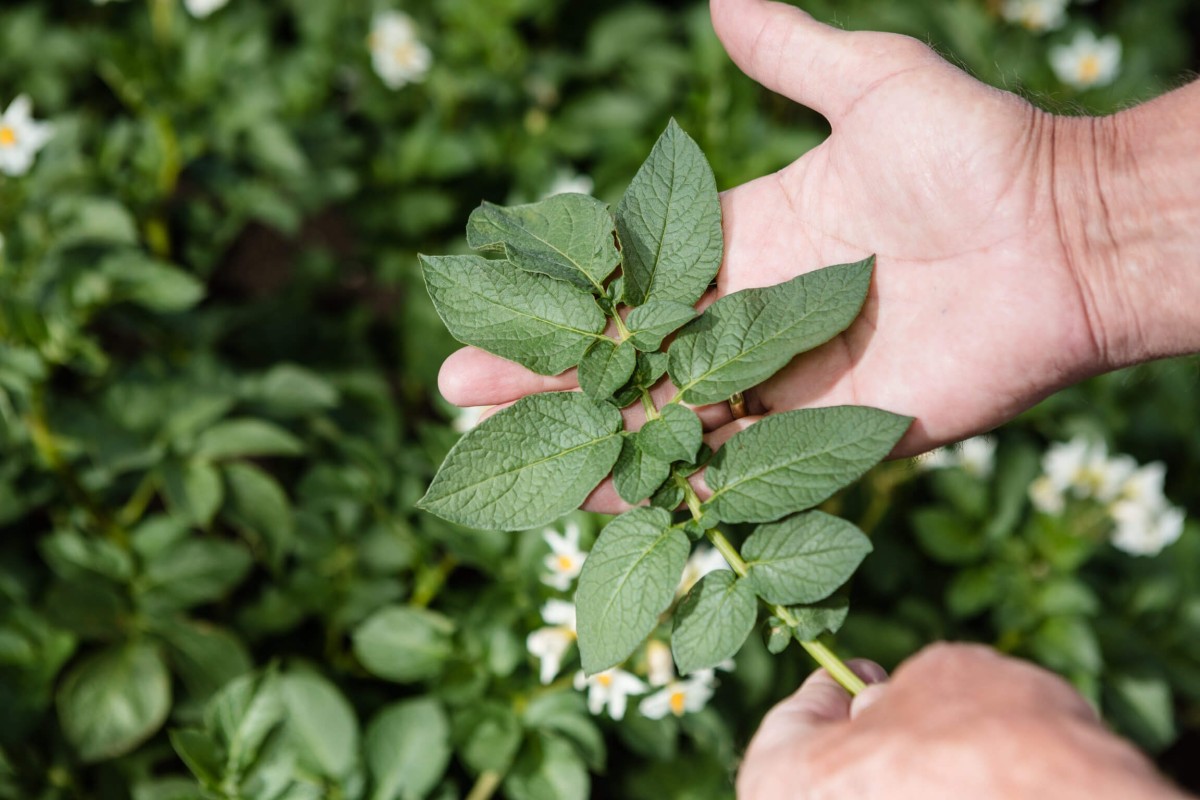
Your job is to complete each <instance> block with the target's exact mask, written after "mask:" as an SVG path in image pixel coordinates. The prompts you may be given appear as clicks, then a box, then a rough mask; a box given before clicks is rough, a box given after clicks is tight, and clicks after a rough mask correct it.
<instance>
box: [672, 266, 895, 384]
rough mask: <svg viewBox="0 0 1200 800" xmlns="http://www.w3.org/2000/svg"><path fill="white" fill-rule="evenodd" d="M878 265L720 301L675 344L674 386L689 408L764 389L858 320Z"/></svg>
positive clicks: (831, 271)
mask: <svg viewBox="0 0 1200 800" xmlns="http://www.w3.org/2000/svg"><path fill="white" fill-rule="evenodd" d="M874 263H875V257H874V256H871V257H870V258H867V259H866V260H864V261H859V262H858V263H856V264H841V265H838V266H834V267H826V268H825V269H819V270H816V271H814V272H809V273H806V274H804V275H800V276H799V277H796V278H793V279H792V280H790V281H787V282H785V283H781V284H778V285H776V286H768V287H766V288H762V289H745V290H743V291H740V292H735V293H734V294H731V295H726V296H725V297H722V298H721V299H720V300H718V301H717V302H715V303H713V304H712V305H711V306H709V307H708V308H707V309H706V310H705V312H704V313H703V314H701V315H700V316H699V317H698V318H697V319H695V320H693V321H692V322H690V323H688V324H687V325H686V326H684V328H683V329H682V330H680V331H679V335H678V336H676V337H675V341H674V342H672V343H671V349H670V351H669V353H670V366H669V368H668V369H669V372H670V373H671V380H672V381H674V383H675V385H676V386H678V387H679V391H680V394H681V396H682V398H683V400H684V401H686V402H688V403H696V404H701V403H716V402H719V401H721V400H725V399H726V398H728V397H729V396H730V395H732V394H733V393H734V392H740V391H744V390H745V389H749V388H750V387H752V386H756V385H758V384H759V383H762V382H763V381H764V380H766V379H767V378H769V377H771V376H772V375H774V374H775V373H776V372H778V371H779V370H780V369H782V368H783V366H784V365H785V364H787V363H788V361H790V360H792V358H793V357H794V356H795V355H796V354H798V353H803V352H804V351H806V350H811V349H812V348H814V347H816V346H817V345H819V344H822V343H824V342H826V341H828V340H829V339H831V338H833V337H834V336H835V335H837V334H838V333H841V332H842V331H844V330H845V329H846V328H847V327H848V326H849V325H850V323H851V322H853V321H854V318H855V317H857V316H858V312H859V310H860V309H861V308H862V304H863V301H864V300H865V299H866V296H867V287H868V286H869V285H870V283H871V268H872V266H873V265H874Z"/></svg>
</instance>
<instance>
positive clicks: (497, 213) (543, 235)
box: [467, 194, 621, 294]
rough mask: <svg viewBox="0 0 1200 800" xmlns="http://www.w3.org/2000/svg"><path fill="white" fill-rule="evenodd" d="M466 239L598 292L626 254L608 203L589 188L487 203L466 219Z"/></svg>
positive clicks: (526, 267)
mask: <svg viewBox="0 0 1200 800" xmlns="http://www.w3.org/2000/svg"><path fill="white" fill-rule="evenodd" d="M467 244H469V245H470V246H471V247H473V248H475V249H476V250H486V251H500V252H503V253H504V254H505V255H506V256H507V257H508V260H509V261H511V262H512V263H513V264H516V265H517V266H518V267H520V268H521V269H523V270H525V271H527V272H540V273H542V274H545V275H549V276H550V277H552V278H557V279H558V280H560V281H568V282H570V283H573V284H575V285H576V286H578V287H580V288H581V289H585V290H587V291H594V292H596V293H597V294H604V281H605V279H606V278H607V277H608V276H609V275H611V274H612V271H613V269H615V268H616V266H617V263H618V262H619V261H620V260H621V256H620V254H619V253H618V252H617V243H616V240H615V239H614V238H613V219H612V215H611V214H609V212H608V206H607V205H606V204H605V203H603V202H601V201H600V200H597V199H596V198H594V197H589V196H588V195H585V194H559V195H554V196H553V197H548V198H546V199H545V200H542V201H540V202H537V203H531V204H529V205H524V206H509V207H508V208H505V207H502V206H497V205H492V204H491V203H484V204H483V205H481V206H480V207H479V208H477V209H475V210H474V211H473V212H471V217H470V219H468V220H467Z"/></svg>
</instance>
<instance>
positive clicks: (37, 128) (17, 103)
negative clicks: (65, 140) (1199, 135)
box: [0, 94, 54, 176]
mask: <svg viewBox="0 0 1200 800" xmlns="http://www.w3.org/2000/svg"><path fill="white" fill-rule="evenodd" d="M32 112H33V103H32V102H31V101H30V100H29V96H28V95H24V94H22V95H18V96H17V98H16V99H15V100H13V101H12V103H10V104H9V106H8V110H7V111H5V112H4V114H3V115H0V172H3V173H4V174H5V175H13V176H16V175H24V174H25V173H26V172H28V171H29V168H30V167H32V166H33V157H34V156H36V155H37V153H38V151H39V150H41V149H42V148H43V147H45V146H46V142H48V141H50V139H51V137H53V136H54V126H53V125H51V124H50V123H48V122H37V121H36V120H34V118H33V113H32Z"/></svg>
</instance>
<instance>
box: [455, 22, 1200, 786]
mask: <svg viewBox="0 0 1200 800" xmlns="http://www.w3.org/2000/svg"><path fill="white" fill-rule="evenodd" d="M711 6H712V17H713V24H714V27H715V29H716V31H717V34H718V36H719V37H720V38H721V41H722V43H723V44H724V45H725V49H726V50H727V51H728V53H729V55H730V57H731V58H732V59H733V60H734V61H735V62H736V63H737V64H738V66H739V67H741V69H742V70H743V71H745V72H746V73H747V74H749V75H750V76H751V77H752V78H754V79H755V80H757V81H758V82H759V83H761V84H763V85H764V86H766V87H767V88H769V89H771V90H773V91H775V92H778V93H780V94H782V95H784V96H786V97H788V98H790V99H792V100H794V101H796V102H797V103H801V104H803V105H806V106H808V107H810V108H813V109H815V110H816V111H818V112H820V113H821V114H823V115H824V116H825V117H826V118H827V119H828V120H829V122H830V126H831V128H832V134H831V136H830V137H829V139H828V140H826V141H825V142H824V143H823V144H822V145H821V146H819V147H817V148H815V149H814V150H812V151H810V152H808V153H806V154H804V155H803V156H801V157H800V158H798V159H797V160H796V161H795V162H794V163H792V164H791V165H789V166H788V167H786V168H784V169H782V170H780V171H779V172H777V173H775V174H772V175H767V176H765V177H763V178H759V179H758V180H755V181H752V182H750V183H747V184H744V185H742V186H738V187H735V188H733V189H730V190H728V191H726V192H725V193H724V194H723V195H722V200H721V202H722V211H723V216H724V230H725V239H726V251H725V258H724V262H723V264H722V268H721V271H720V274H719V276H718V281H717V287H716V291H715V296H720V295H723V294H727V293H729V292H734V291H737V290H739V289H744V288H747V287H752V286H765V285H770V284H774V283H778V282H780V281H783V280H786V279H789V278H792V277H794V276H795V275H797V274H800V273H803V272H806V271H809V270H812V269H816V268H819V267H822V266H825V265H828V264H835V263H843V262H849V261H856V260H858V259H861V258H863V257H864V256H866V255H868V254H871V253H875V254H876V255H877V257H878V261H877V267H876V271H875V276H874V279H873V282H872V287H871V292H870V295H869V297H868V299H867V303H866V306H865V308H864V311H863V313H862V315H861V317H860V319H859V320H858V321H857V322H855V323H854V325H852V326H851V328H850V329H849V330H847V331H846V332H845V333H844V334H842V335H841V336H839V337H837V338H836V339H835V340H834V341H832V342H830V343H829V344H827V345H825V346H823V347H821V348H819V349H818V350H815V351H813V352H811V353H808V354H805V355H804V356H802V357H800V358H798V359H796V360H795V361H794V362H793V363H792V364H791V365H790V366H788V367H787V368H785V369H784V370H783V371H782V372H780V373H779V374H778V375H776V376H775V377H773V378H772V379H770V380H769V381H767V382H766V383H764V384H763V385H761V386H760V387H758V388H757V389H756V390H755V391H754V392H753V393H751V394H750V395H749V397H748V398H747V401H748V407H749V409H750V411H751V412H752V413H751V416H748V417H746V418H743V419H738V420H734V419H733V418H732V416H731V414H730V412H729V408H728V406H726V405H724V404H722V405H715V406H708V407H704V408H702V409H698V411H699V412H700V414H701V417H702V419H703V420H704V423H705V426H706V428H707V430H708V431H709V433H708V439H709V441H710V443H712V444H713V445H714V446H719V444H720V443H722V442H723V441H725V440H726V439H728V438H729V436H731V435H732V434H733V433H735V432H736V431H737V430H740V429H741V428H743V427H745V426H747V425H749V424H752V423H753V422H754V421H755V420H756V419H758V418H759V417H760V416H761V415H763V414H770V413H774V412H778V411H785V410H790V409H795V408H803V407H811V406H828V405H839V404H845V403H852V404H859V405H870V406H876V407H879V408H884V409H887V410H889V411H893V412H896V413H901V414H907V415H910V416H912V417H913V418H914V423H913V426H912V429H911V430H910V431H909V433H908V434H907V435H906V436H905V437H904V439H903V440H901V442H900V444H899V445H898V446H897V448H896V450H895V451H894V453H893V455H894V456H905V455H913V454H916V453H920V452H923V451H925V450H928V449H930V448H932V447H935V446H937V445H941V444H946V443H949V442H954V441H958V440H961V439H963V438H966V437H968V436H971V435H973V434H977V433H980V432H983V431H987V430H990V429H991V428H994V427H995V426H997V425H999V424H1001V423H1002V422H1004V421H1006V420H1008V419H1010V418H1012V417H1013V416H1014V415H1016V414H1017V413H1019V412H1021V411H1023V410H1025V409H1026V408H1028V407H1030V406H1031V405H1033V404H1034V403H1036V402H1037V401H1038V400H1040V399H1042V398H1044V397H1045V396H1047V395H1048V394H1051V393H1052V392H1054V391H1056V390H1058V389H1060V388H1062V387H1064V386H1067V385H1069V384H1071V383H1074V382H1076V381H1079V380H1081V379H1083V378H1086V377H1089V376H1092V375H1096V374H1099V373H1101V372H1105V371H1108V370H1111V369H1115V368H1117V367H1121V366H1126V365H1129V364H1133V363H1137V362H1139V361H1144V360H1148V359H1152V358H1158V357H1162V356H1169V355H1178V354H1183V353H1191V352H1196V351H1198V350H1200V315H1198V314H1196V313H1195V312H1194V308H1195V306H1196V301H1197V299H1198V298H1200V263H1198V262H1200V151H1198V149H1197V146H1196V144H1195V142H1196V138H1195V131H1196V130H1200V84H1193V85H1191V86H1187V87H1184V88H1182V89H1178V90H1176V91H1174V92H1171V93H1170V94H1168V95H1165V96H1163V97H1161V98H1159V99H1157V100H1155V101H1152V102H1149V103H1146V104H1143V105H1141V106H1139V107H1136V108H1134V109H1131V110H1129V111H1125V112H1122V113H1121V114H1118V115H1115V116H1112V117H1106V118H1064V117H1055V116H1052V115H1049V114H1046V113H1044V112H1041V111H1038V110H1037V109H1035V108H1034V107H1033V106H1032V105H1030V104H1029V103H1027V102H1025V101H1024V100H1022V99H1020V98H1018V97H1016V96H1015V95H1012V94H1008V93H1005V92H1001V91H999V90H996V89H993V88H990V87H987V86H985V85H983V84H981V83H979V82H978V81H976V80H975V79H973V78H971V77H970V76H968V75H966V74H965V73H963V72H962V71H960V70H959V69H957V68H955V67H953V66H951V65H950V64H949V63H947V62H946V61H944V60H943V59H941V58H940V57H939V56H937V55H936V54H935V53H934V52H933V51H931V50H930V49H929V48H927V47H926V46H925V45H923V44H921V43H920V42H918V41H916V40H913V39H910V38H907V37H903V36H897V35H893V34H886V33H876V32H847V31H842V30H838V29H834V28H831V27H828V26H825V25H822V24H820V23H818V22H816V21H814V20H813V19H811V18H810V17H809V16H807V15H806V14H804V13H803V12H801V11H799V10H798V9H795V8H793V7H790V6H785V5H782V4H777V3H770V2H765V1H764V0H712V3H711ZM575 386H576V384H575V378H574V375H573V373H565V374H563V375H560V376H556V377H550V378H547V377H543V376H538V375H534V374H532V373H530V372H528V371H526V370H524V369H522V368H521V367H519V366H517V365H514V364H511V363H509V362H506V361H503V360H502V359H499V358H496V357H495V356H491V355H489V354H487V353H483V352H481V351H479V350H475V349H473V348H466V349H464V350H461V351H459V352H457V353H455V354H454V355H453V356H451V357H450V358H449V359H448V360H447V361H446V364H445V365H444V366H443V369H442V373H441V377H440V387H441V390H442V393H443V394H444V395H445V397H446V398H447V399H448V400H449V401H450V402H452V403H455V404H458V405H463V406H471V405H493V404H500V405H503V404H506V403H511V402H513V401H515V400H517V399H519V398H520V397H522V396H524V395H527V394H530V393H533V392H540V391H554V390H563V389H572V388H575ZM654 394H655V397H656V399H657V400H658V401H659V402H663V401H666V400H667V399H669V398H670V397H671V396H672V395H673V394H674V391H673V387H670V386H669V385H665V384H664V385H663V386H660V387H658V388H657V389H656V391H655V393H654ZM640 413H641V412H640V410H639V409H638V408H637V406H634V407H632V409H631V411H630V412H628V415H629V416H630V420H629V423H630V424H631V425H637V424H638V423H639V419H638V416H639V415H640ZM696 482H697V490H698V491H699V492H700V493H701V495H702V496H703V495H704V492H705V489H704V486H703V478H702V476H699V477H698V478H697V481H696ZM587 507H589V508H592V509H594V510H599V511H609V512H617V511H621V510H623V508H624V507H625V506H624V504H623V503H622V502H621V501H620V499H619V498H617V497H616V495H615V493H614V492H613V490H612V487H611V484H610V483H606V484H602V485H601V486H600V487H599V488H598V489H597V490H596V491H595V492H594V493H593V494H592V496H591V497H590V498H589V500H588V504H587ZM989 659H990V660H989ZM963 660H965V661H964V663H967V664H969V667H970V668H965V667H962V668H960V667H961V664H959V662H960V661H963ZM943 662H946V663H945V664H944V665H943ZM943 666H944V670H943ZM935 668H936V669H935ZM927 670H928V671H929V672H928V674H927V672H926V671H927ZM939 670H941V671H939ZM817 675H818V676H821V675H823V673H817ZM923 675H924V676H925V679H922V676H923ZM908 676H911V677H908ZM839 693H840V694H839ZM878 693H879V692H878V690H869V692H868V695H867V696H868V697H870V696H872V695H876V696H878ZM1012 696H1016V697H1023V698H1024V697H1036V698H1040V699H1041V700H1045V702H1044V703H1042V702H1040V701H1039V702H1032V701H1031V702H1030V703H1028V704H1026V705H1020V704H1015V703H1011V702H1008V701H1006V699H1005V698H1008V697H1012ZM796 698H801V699H802V700H803V703H802V705H803V704H804V703H815V704H816V705H814V706H813V708H817V709H818V711H819V713H818V715H817V717H815V718H813V719H807V718H805V717H804V715H803V714H800V715H797V714H792V713H790V712H789V713H786V714H784V713H782V712H779V711H778V710H777V712H773V716H772V717H768V719H767V721H766V722H764V726H763V728H762V730H761V731H760V733H759V735H758V737H756V739H755V741H754V742H753V743H752V745H751V748H750V751H749V753H748V755H747V760H746V762H745V764H744V766H743V768H742V770H741V773H740V779H739V787H740V791H739V796H740V797H743V798H748V799H749V800H774V799H775V798H785V797H786V798H810V797H811V798H840V797H855V798H871V797H887V798H891V799H892V800H905V798H909V797H912V798H917V797H922V798H924V797H936V796H969V797H972V798H983V800H987V798H1001V797H1004V798H1012V797H1044V796H1046V794H1045V787H1047V786H1054V787H1055V796H1056V797H1070V796H1073V795H1071V794H1070V792H1078V794H1079V796H1081V797H1083V796H1087V797H1091V798H1108V797H1113V798H1117V797H1122V798H1124V797H1175V796H1179V795H1178V794H1177V793H1175V790H1173V789H1172V788H1171V787H1169V786H1168V785H1167V784H1166V783H1165V782H1163V781H1161V780H1160V779H1159V778H1157V777H1156V776H1155V775H1154V772H1153V770H1152V769H1151V768H1150V767H1149V765H1148V763H1147V762H1146V761H1145V760H1144V759H1143V758H1142V757H1141V756H1138V755H1137V754H1136V752H1134V751H1133V750H1132V748H1129V747H1128V745H1125V744H1123V743H1122V742H1120V740H1118V739H1116V738H1115V737H1113V736H1112V735H1111V734H1108V733H1107V732H1105V730H1104V729H1103V728H1102V727H1101V726H1100V725H1099V723H1097V722H1096V721H1095V720H1094V719H1093V718H1091V717H1089V716H1088V715H1087V714H1084V713H1083V708H1084V707H1085V706H1086V704H1084V706H1081V705H1080V704H1082V703H1083V701H1082V700H1081V699H1080V698H1079V697H1078V695H1076V694H1074V692H1073V691H1072V690H1071V689H1070V688H1069V687H1067V686H1066V684H1063V683H1062V682H1060V681H1057V679H1055V678H1053V677H1052V676H1050V675H1048V674H1047V673H1044V672H1041V671H1039V670H1036V669H1034V668H1032V667H1028V666H1025V665H1020V664H1017V663H1016V662H1012V661H1009V660H1006V659H1000V658H999V657H998V656H988V657H987V658H984V656H983V654H982V653H980V652H979V651H976V650H969V651H966V650H964V651H958V650H955V649H940V650H937V651H935V652H934V653H932V654H926V655H921V656H918V657H916V658H915V659H913V661H912V662H911V663H910V664H908V665H906V666H903V667H901V669H900V671H899V672H898V673H897V677H896V678H895V679H894V680H893V681H891V682H890V683H889V684H888V689H887V691H886V693H884V695H883V697H882V698H881V699H879V700H878V702H877V703H875V704H874V705H873V706H872V707H871V708H870V711H869V712H864V713H863V715H862V716H861V717H858V716H854V718H852V714H851V706H850V700H849V696H848V695H846V694H845V693H844V691H843V690H842V689H840V688H839V687H837V686H836V684H834V683H833V682H832V681H831V680H830V679H828V678H827V677H814V678H813V679H811V680H810V682H809V683H807V684H806V685H805V687H803V688H802V689H801V690H800V692H799V693H798V694H797V695H796V696H795V697H794V698H793V699H792V700H789V701H786V702H785V704H783V705H782V706H781V707H780V708H785V707H788V708H792V707H791V706H788V703H794V702H795V701H796ZM805 698H808V699H805ZM1051 700H1053V702H1051ZM858 702H859V703H860V705H861V704H862V702H863V701H861V700H860V701H858ZM793 710H794V708H793ZM780 718H782V719H784V720H788V719H790V720H793V721H798V724H797V725H796V726H793V727H792V728H787V727H786V726H785V727H782V728H781V727H779V725H777V724H776V723H773V722H772V719H780ZM868 720H869V721H870V723H869V724H868V722H867V721H868ZM801 723H802V724H801ZM780 724H782V723H780ZM788 730H791V731H792V734H794V735H793V736H791V738H789V735H788V734H787V731H788ZM768 731H772V733H771V734H770V738H771V739H772V744H771V746H770V747H768V746H766V745H764V744H763V737H764V736H766V735H767V732H768ZM997 741H1000V742H1002V743H1003V747H999V746H995V743H996V742H997ZM1051 743H1054V746H1051ZM950 744H952V746H949V745H950ZM939 746H940V750H939ZM938 752H941V753H943V755H942V756H938V755H936V754H937V753H938ZM865 755H869V757H864V756H865ZM1016 763H1020V764H1021V765H1022V766H1021V769H1020V772H1021V775H1022V779H1021V780H1022V781H1026V780H1027V783H1022V782H1020V781H1017V779H1016V778H1014V777H1013V776H1012V775H1011V774H1009V773H1011V772H1013V769H1012V765H1013V764H1016ZM918 764H919V765H922V768H920V769H914V768H913V765H918ZM1064 770H1066V771H1065V772H1064ZM1064 776H1068V777H1067V778H1066V780H1069V781H1070V784H1069V785H1068V786H1066V788H1063V787H1064ZM785 778H786V779H785ZM1039 780H1040V781H1041V782H1040V783H1039V782H1038V781H1039ZM963 787H967V789H969V791H967V790H966V789H964V788H963ZM1039 787H1040V788H1039ZM1060 790H1061V791H1060Z"/></svg>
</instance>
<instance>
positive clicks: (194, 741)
mask: <svg viewBox="0 0 1200 800" xmlns="http://www.w3.org/2000/svg"><path fill="white" fill-rule="evenodd" d="M167 736H168V737H169V738H170V740H171V746H172V747H174V748H175V752H176V753H178V754H179V758H180V759H182V760H183V763H184V764H186V765H187V768H188V769H190V770H191V771H192V774H193V775H195V776H196V779H197V780H198V781H200V783H202V784H204V785H205V786H217V785H218V784H220V781H221V772H222V770H221V754H220V751H219V749H218V748H217V744H216V742H214V741H213V740H212V739H210V738H209V737H208V736H206V735H205V734H204V733H203V732H202V731H194V730H176V731H170V732H169V733H168V734H167Z"/></svg>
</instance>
